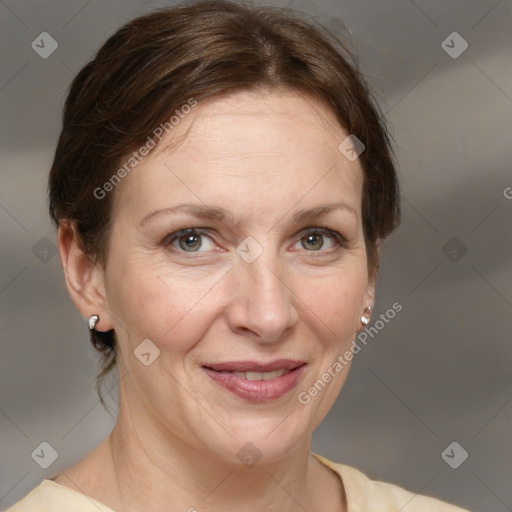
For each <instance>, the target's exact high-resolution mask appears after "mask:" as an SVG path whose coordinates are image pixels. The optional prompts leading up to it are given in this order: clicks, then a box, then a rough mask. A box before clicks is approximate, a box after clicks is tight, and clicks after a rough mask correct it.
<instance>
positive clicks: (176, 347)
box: [112, 263, 218, 354]
mask: <svg viewBox="0 0 512 512" xmlns="http://www.w3.org/2000/svg"><path fill="white" fill-rule="evenodd" d="M215 277H217V276H215ZM113 279H114V280H113V282H112V291H113V293H114V294H115V300H114V304H115V306H114V305H112V309H113V312H114V314H115V315H116V317H117V318H118V320H119V323H120V324H122V325H123V326H125V327H126V328H127V329H128V333H126V334H125V337H126V338H127V341H128V343H129V345H130V346H131V347H132V348H135V346H137V345H138V343H140V342H141V341H142V340H144V339H146V338H149V339H150V340H151V341H153V342H154V343H155V344H156V345H157V346H159V347H160V348H161V349H162V348H165V351H166V353H169V354H174V353H182V352H186V351H188V350H189V349H190V348H191V347H192V346H193V345H194V344H195V343H197V342H198V341H199V340H200V339H201V337H202V335H203V334H204V332H205V331H206V329H207V324H208V321H209V315H210V316H211V309H210V308H211V307H213V306H212V304H211V299H210V297H209V295H210V290H212V288H213V287H214V286H215V283H216V281H217V280H218V279H215V278H214V276H212V275H206V274H203V275H199V274H198V275H196V276H191V275H189V274H187V275H186V276H185V275H180V274H179V273H172V274H171V273H170V272H162V271H161V269H158V268H153V267H152V266H147V265H140V266H138V265H134V264H132V265H130V264H129V263H128V264H126V265H123V266H119V267H118V269H117V272H116V275H115V276H114V278H113ZM209 312H210V313H209Z"/></svg>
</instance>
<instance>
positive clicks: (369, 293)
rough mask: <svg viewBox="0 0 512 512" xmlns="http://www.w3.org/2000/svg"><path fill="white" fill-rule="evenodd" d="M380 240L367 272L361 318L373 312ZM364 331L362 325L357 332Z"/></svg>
mask: <svg viewBox="0 0 512 512" xmlns="http://www.w3.org/2000/svg"><path fill="white" fill-rule="evenodd" d="M382 243H383V241H382V239H380V238H379V239H378V240H377V242H376V260H375V264H374V268H372V269H371V270H369V272H368V285H367V288H366V293H365V295H364V298H363V303H362V305H361V316H362V315H365V316H366V317H368V318H369V317H370V316H371V311H373V306H374V305H375V287H376V284H377V276H378V274H379V261H380V250H381V247H382ZM367 308H370V313H369V314H368V309H367ZM363 329H364V325H361V326H360V328H359V329H357V331H358V332H359V331H361V330H363Z"/></svg>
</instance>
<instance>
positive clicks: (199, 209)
mask: <svg viewBox="0 0 512 512" xmlns="http://www.w3.org/2000/svg"><path fill="white" fill-rule="evenodd" d="M335 210H344V211H348V212H350V213H352V214H353V215H354V216H355V217H356V218H357V217H358V215H357V212H356V210H355V209H354V208H353V207H352V206H350V205H349V204H346V203H343V202H340V203H331V204H325V205H321V206H315V207H314V208H305V209H303V210H299V211H298V212H296V213H294V215H293V217H292V222H293V223H297V224H298V223H300V222H304V221H306V220H309V219H312V218H315V217H320V216H322V215H327V214H328V213H331V212H332V211H335ZM178 212H184V213H188V214H190V215H193V216H194V217H197V218H201V219H215V220H219V221H221V222H231V223H233V214H232V213H231V212H230V211H229V210H226V209H225V208H222V207H218V206H206V205H204V204H197V203H185V204H180V205H177V206H171V207H169V208H163V209H161V210H155V211H152V212H150V213H148V214H147V215H146V216H145V217H144V218H143V219H142V220H141V221H140V224H139V225H140V226H143V225H144V224H145V223H146V222H147V221H148V220H149V219H151V218H153V217H156V216H159V215H162V214H172V213H178Z"/></svg>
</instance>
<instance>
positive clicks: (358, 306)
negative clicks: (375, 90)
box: [11, 1, 462, 512]
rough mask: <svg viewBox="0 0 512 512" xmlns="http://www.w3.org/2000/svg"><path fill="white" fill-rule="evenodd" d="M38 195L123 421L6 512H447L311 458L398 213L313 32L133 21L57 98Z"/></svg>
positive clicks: (297, 25)
mask: <svg viewBox="0 0 512 512" xmlns="http://www.w3.org/2000/svg"><path fill="white" fill-rule="evenodd" d="M49 193H50V213H51V216H52V219H53V220H54V222H55V224H56V226H57V227H58V242H59V253H60V257H61V261H62V265H63V268H64V273H65V277H66V283H67V287H68V290H69V293H70V295H71V298H72V299H73V301H74V303H75V305H76V306H77V308H78V309H79V310H80V312H81V313H82V315H83V316H84V318H86V319H88V323H89V328H90V331H91V339H92V342H93V344H94V345H95V347H96V348H97V349H98V350H99V351H101V352H102V354H103V355H104V363H105V365H104V369H103V371H102V374H101V375H100V377H102V376H104V375H106V374H107V373H108V372H109V371H110V370H111V369H112V368H113V367H114V366H115V365H117V366H118V370H119V414H118V418H117V421H116V424H115V427H114V429H113V431H112V433H111V434H110V435H109V436H108V438H107V439H106V440H105V441H104V442H102V443H101V444H100V445H99V446H98V447H97V448H96V449H95V450H94V451H93V452H91V453H90V454H89V455H88V456H86V457H85V458H84V459H83V460H81V461H79V462H78V463H77V464H75V465H74V466H72V467H71V468H68V469H66V470H65V471H63V472H62V473H60V474H57V475H55V476H54V477H53V478H52V479H47V480H44V481H43V482H42V483H41V484H40V485H39V486H38V487H37V488H36V489H34V490H33V491H32V492H31V493H30V494H29V495H28V496H27V497H25V498H24V499H23V500H21V501H20V502H18V503H17V504H16V505H15V506H14V507H13V508H12V509H11V511H13V512H20V511H27V512H28V511H35V510H60V509H64V508H65V509H66V510H73V511H84V512H85V511H96V510H98V509H99V510H103V511H112V510H117V511H126V512H130V511H133V510H145V511H149V512H151V511H156V510H158V511H162V510H172V511H174V510H177V511H178V510H188V511H194V510H198V511H213V510H225V511H230V510H237V511H240V510H242V511H243V510H247V511H252V510H282V511H292V510H293V511H295V510H307V511H317V510H322V511H333V512H334V511H336V512H340V511H344V512H345V511H350V512H355V511H370V510H371V511H398V510H403V511H405V512H411V511H422V512H425V511H434V510H435V511H446V512H448V511H453V512H455V511H457V510H459V511H460V510H462V509H460V508H457V507H455V506H452V505H449V504H446V503H442V502H440V501H438V500H435V499H433V498H429V497H424V496H417V495H415V494H413V493H409V492H408V491H405V490H403V489H401V488H399V487H397V486H394V485H392V484H386V483H382V482H375V481H371V480H369V479H368V478H367V477H365V476H364V475H363V474H362V473H360V472H359V471H357V470H356V469H354V468H351V467H348V466H344V465H341V464H337V463H334V462H332V461H329V460H328V459H326V458H324V457H321V456H319V455H316V454H312V453H311V452H310V445H311V437H312V433H313V431H314V429H315V428H316V427H317V426H318V424H319V423H320V422H321V421H322V419H323V418H324V417H325V416H326V414H327V412H328V411H329V409H330V407H331V406H332V405H333V403H334V401H335V400H336V397H337V395H338V393H339V391H340V389H341V387H342V385H343V382H344V380H345V378H346V376H347V370H348V366H349V365H350V361H351V359H352V357H351V354H352V352H351V349H353V347H354V344H353V342H354V338H355V335H356V333H357V332H358V331H360V330H361V329H362V328H364V326H365V325H366V324H367V323H368V322H369V320H370V314H371V309H372V306H373V302H374V295H375V280H376V276H377V271H378V256H379V255H378V250H379V246H380V244H381V242H382V241H383V240H384V239H385V237H386V236H387V235H389V233H391V232H392V230H393V229H394V227H395V226H396V225H397V223H398V221H399V211H400V210H399V196H398V185H397V180H396V175H395V169H394V166H393V163H392V159H391V151H390V145H389V140H388V136H387V134H386V131H385V127H384V124H383V121H382V119H381V117H380V115H379V113H378V111H377V109H376V107H375V106H374V104H373V103H372V101H371V98H370V95H369V92H368V90H367V88H366V85H365V84H364V81H363V80H362V78H361V77H360V75H359V74H358V72H357V69H356V67H355V66H354V65H352V64H350V63H349V61H348V60H347V58H345V57H343V56H342V55H341V53H340V50H337V49H336V48H335V47H334V46H333V45H332V43H331V42H329V40H328V39H327V38H326V36H325V35H323V34H322V33H321V32H320V31H319V29H317V28H314V27H312V26H311V25H309V24H308V23H306V22H305V21H303V20H301V19H299V18H296V17H294V16H292V14H291V13H289V12H287V11H283V10H276V9H273V8H262V7H258V8H246V7H242V6H238V5H236V4H231V3H226V2H222V1H212V2H199V3H195V4H192V5H189V6H186V7H181V8H170V9H165V10H162V11H159V12H157V13H153V14H149V15H146V16H143V17H141V18H138V19H136V20H134V21H132V22H131V23H129V24H127V25H126V26H125V27H123V28H121V29H120V30H119V31H118V32H117V33H116V34H114V36H112V37H111V38H110V39H109V40H108V41H107V42H106V43H105V44H104V46H103V47H102V48H101V49H100V51H99V53H98V54H97V56H96V57H95V58H94V59H93V60H92V61H91V62H90V63H88V64H87V65H86V66H85V67H84V68H83V69H82V71H81V72H80V73H79V74H78V75H77V76H76V78H75V80H74V82H73V84H72V87H71V90H70V93H69V96H68V99H67V102H66V106H65V111H64V119H63V129H62V133H61V136H60V140H59V143H58V147H57V150H56V154H55V159H54V163H53V166H52V169H51V174H50V185H49Z"/></svg>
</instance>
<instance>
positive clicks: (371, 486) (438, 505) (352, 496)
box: [6, 453, 469, 512]
mask: <svg viewBox="0 0 512 512" xmlns="http://www.w3.org/2000/svg"><path fill="white" fill-rule="evenodd" d="M313 456H314V457H316V458H317V459H318V460H319V461H320V462H321V463H323V464H325V465H326V466H327V467H329V468H331V469H332V470H333V471H334V472H335V473H336V474H337V475H338V476H339V477H340V478H341V480H342V482H343V486H344V488H345V494H346V496H347V504H348V512H469V511H467V510H465V509H462V508H459V507H456V506H455V505H450V504H449V503H445V502H443V501H439V500H437V499H434V498H430V497H427V496H423V495H419V494H414V493H412V492H409V491H406V490H405V489H402V488H401V487H399V486H397V485H393V484H389V483H386V482H379V481H375V480H370V479H369V478H368V477H367V476H365V475H364V474H363V473H361V472H360V471H359V470H357V469H355V468H352V467H350V466H345V465H344V464H338V463H336V462H332V461H330V460H328V459H326V458H324V457H322V456H320V455H317V454H315V453H313ZM64 510H65V511H66V512H67V511H72V512H98V511H100V512H114V511H113V510H112V509H111V508H109V507H107V506H106V505H103V504H102V503H100V502H98V501H96V500H94V499H92V498H89V497H88V496H86V495H85V494H82V493H81V492H78V491H75V490H73V489H70V488H69V487H66V486H64V485H61V484H58V483H56V482H54V481H52V480H47V479H44V480H43V481H42V482H41V483H40V484H39V485H38V486H37V487H36V488H35V489H33V490H32V491H31V492H29V493H28V494H27V495H26V496H25V497H24V498H23V499H22V500H20V501H18V503H16V504H14V505H13V506H12V507H11V508H9V509H8V510H7V511H6V512H57V511H58V512H60V511H64Z"/></svg>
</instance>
